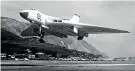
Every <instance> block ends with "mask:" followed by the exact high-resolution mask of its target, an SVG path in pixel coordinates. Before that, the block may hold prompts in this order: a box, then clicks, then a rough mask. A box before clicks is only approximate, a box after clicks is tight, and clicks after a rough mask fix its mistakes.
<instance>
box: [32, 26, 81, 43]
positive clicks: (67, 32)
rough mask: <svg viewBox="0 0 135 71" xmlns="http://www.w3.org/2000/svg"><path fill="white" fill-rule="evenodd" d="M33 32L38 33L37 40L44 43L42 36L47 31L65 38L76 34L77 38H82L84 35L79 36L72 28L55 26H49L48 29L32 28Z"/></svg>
mask: <svg viewBox="0 0 135 71" xmlns="http://www.w3.org/2000/svg"><path fill="white" fill-rule="evenodd" d="M33 32H34V33H35V34H38V36H39V37H40V39H39V41H40V42H41V43H44V40H43V38H44V36H45V35H46V33H49V34H51V35H55V36H58V37H60V38H67V37H68V36H78V38H77V39H78V40H82V39H83V38H84V36H79V34H78V33H76V32H74V30H73V29H72V28H66V29H65V28H64V29H63V28H57V27H55V28H54V27H51V28H50V29H44V28H42V29H41V30H40V28H33Z"/></svg>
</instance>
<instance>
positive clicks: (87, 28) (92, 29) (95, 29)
mask: <svg viewBox="0 0 135 71" xmlns="http://www.w3.org/2000/svg"><path fill="white" fill-rule="evenodd" d="M77 26H78V29H79V30H81V31H84V32H86V33H89V34H100V33H129V32H128V31H125V30H119V29H113V28H106V27H100V26H93V25H87V24H84V25H83V24H82V25H77Z"/></svg>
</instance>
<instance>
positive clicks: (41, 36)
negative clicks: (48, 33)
mask: <svg viewBox="0 0 135 71" xmlns="http://www.w3.org/2000/svg"><path fill="white" fill-rule="evenodd" d="M44 34H45V32H42V31H41V34H39V35H40V39H39V42H40V43H45V41H44V40H43V38H44Z"/></svg>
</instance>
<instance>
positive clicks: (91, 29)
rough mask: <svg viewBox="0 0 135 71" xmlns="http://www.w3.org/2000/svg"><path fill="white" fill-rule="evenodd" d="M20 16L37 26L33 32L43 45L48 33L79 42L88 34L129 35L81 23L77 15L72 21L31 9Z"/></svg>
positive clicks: (22, 12)
mask: <svg viewBox="0 0 135 71" xmlns="http://www.w3.org/2000/svg"><path fill="white" fill-rule="evenodd" d="M20 15H21V17H23V18H24V19H26V20H28V21H29V22H30V23H32V24H35V25H37V27H36V28H33V31H35V30H36V33H37V34H38V36H39V37H40V39H39V41H40V42H41V43H43V42H44V40H43V38H44V36H45V33H46V32H47V33H50V34H52V35H55V36H58V37H61V38H63V37H65V38H67V37H68V35H70V36H77V39H78V40H82V39H83V38H84V37H88V34H100V33H129V32H128V31H124V30H118V29H111V28H106V27H100V26H95V25H90V24H85V23H80V22H79V20H80V16H79V15H77V14H74V15H73V17H72V18H71V19H59V18H56V17H52V16H49V15H46V14H43V13H41V12H39V11H38V10H36V9H31V10H23V11H20Z"/></svg>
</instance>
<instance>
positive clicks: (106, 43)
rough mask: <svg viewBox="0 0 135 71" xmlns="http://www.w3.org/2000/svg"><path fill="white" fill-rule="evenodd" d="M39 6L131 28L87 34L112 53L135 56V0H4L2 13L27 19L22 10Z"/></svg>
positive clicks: (57, 14)
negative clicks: (123, 31)
mask: <svg viewBox="0 0 135 71" xmlns="http://www.w3.org/2000/svg"><path fill="white" fill-rule="evenodd" d="M31 8H35V9H37V10H39V11H40V12H43V13H45V14H47V15H51V16H54V17H58V18H66V19H68V18H71V17H72V16H73V14H78V15H80V22H83V23H87V24H92V25H97V26H104V27H109V28H115V29H122V30H127V31H129V32H130V33H128V34H123V33H121V34H118V33H117V34H89V37H88V38H84V40H86V41H87V42H88V43H90V44H92V45H93V46H95V47H96V49H98V50H99V51H101V52H103V53H106V54H107V55H108V56H109V57H130V56H134V57H135V1H2V2H1V16H5V17H10V18H14V19H17V20H19V21H22V22H27V21H26V20H24V19H23V18H21V17H20V15H19V11H21V10H25V9H31Z"/></svg>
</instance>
